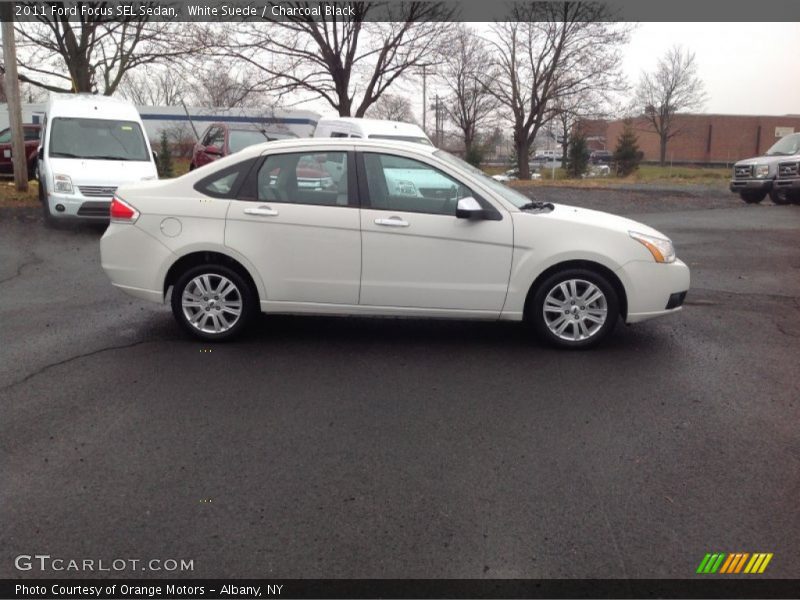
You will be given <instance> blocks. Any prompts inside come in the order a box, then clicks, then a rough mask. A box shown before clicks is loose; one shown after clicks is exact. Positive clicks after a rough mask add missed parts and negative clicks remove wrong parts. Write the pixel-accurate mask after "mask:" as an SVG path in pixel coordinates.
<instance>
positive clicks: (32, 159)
mask: <svg viewBox="0 0 800 600" xmlns="http://www.w3.org/2000/svg"><path fill="white" fill-rule="evenodd" d="M22 130H23V137H24V140H25V156H26V157H27V162H28V179H36V166H37V165H36V163H37V157H36V152H37V151H38V150H39V140H40V138H41V135H42V126H41V125H39V124H36V123H25V124H23V126H22ZM13 174H14V164H13V163H12V161H11V129H8V128H7V129H3V130H2V131H0V175H13Z"/></svg>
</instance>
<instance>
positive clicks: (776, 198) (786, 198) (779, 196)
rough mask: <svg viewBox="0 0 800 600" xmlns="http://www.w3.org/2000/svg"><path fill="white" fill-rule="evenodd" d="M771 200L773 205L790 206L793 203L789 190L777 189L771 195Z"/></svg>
mask: <svg viewBox="0 0 800 600" xmlns="http://www.w3.org/2000/svg"><path fill="white" fill-rule="evenodd" d="M769 197H770V200H772V202H773V204H779V205H783V204H790V203H791V202H792V198H791V196H790V195H789V192H788V191H787V190H782V189H777V190H772V191H771V192H770V193H769Z"/></svg>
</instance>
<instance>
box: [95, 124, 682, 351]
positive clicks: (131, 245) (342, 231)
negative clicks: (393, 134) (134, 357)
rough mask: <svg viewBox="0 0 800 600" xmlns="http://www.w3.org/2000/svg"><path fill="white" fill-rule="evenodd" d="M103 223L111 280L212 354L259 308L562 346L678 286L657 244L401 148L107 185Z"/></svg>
mask: <svg viewBox="0 0 800 600" xmlns="http://www.w3.org/2000/svg"><path fill="white" fill-rule="evenodd" d="M312 159H313V160H315V161H317V164H320V165H331V164H336V165H338V166H339V172H338V173H337V174H335V175H334V174H331V176H332V178H333V180H334V181H335V182H337V183H336V185H333V186H330V187H327V188H317V189H309V188H305V187H304V186H302V185H300V184H299V182H298V180H299V179H300V178H301V176H302V165H304V164H306V163H307V162H308V160H312ZM298 165H301V167H298ZM398 173H402V178H401V179H402V185H398V183H397V177H398ZM445 184H446V185H445ZM412 188H413V193H411V191H410V190H412ZM110 216H111V223H110V225H109V227H108V230H107V231H106V233H105V235H104V236H103V238H102V241H101V253H102V264H103V268H104V269H105V271H106V273H107V274H108V276H109V277H110V279H111V281H112V283H113V284H114V285H115V286H116V287H118V288H119V289H121V290H123V291H124V292H127V293H128V294H131V295H133V296H136V297H138V298H144V299H146V300H152V301H154V302H169V303H170V304H171V307H172V311H173V313H174V315H175V318H176V319H177V320H178V322H179V323H180V324H181V325H182V326H183V327H184V328H185V329H186V330H187V331H189V332H191V333H192V334H194V335H196V336H197V337H200V338H202V339H205V340H212V341H216V340H225V339H229V338H232V337H234V336H235V335H237V334H238V333H240V332H241V331H242V329H243V328H245V326H246V324H247V322H248V321H249V320H250V318H251V317H253V316H254V315H255V314H256V313H258V312H259V311H261V312H265V313H295V314H296V313H312V314H347V315H394V316H407V317H438V318H441V317H446V318H459V319H502V320H510V321H522V320H526V321H527V322H529V323H530V324H531V325H532V326H533V327H534V328H535V329H536V331H538V332H539V334H540V335H541V336H542V337H543V338H545V339H546V340H549V341H550V342H552V343H554V344H555V345H558V346H562V347H568V348H578V347H586V346H591V345H594V344H596V343H597V342H599V341H600V340H602V339H603V338H605V337H606V336H607V335H608V334H609V333H610V332H611V331H612V330H613V329H614V325H615V324H616V322H617V319H618V318H621V319H623V320H624V321H625V322H627V323H635V322H637V321H643V320H645V319H650V318H652V317H658V316H662V315H667V314H671V313H674V312H676V311H679V310H680V309H681V304H682V303H683V299H684V297H685V295H686V292H687V290H688V289H689V269H688V268H687V266H686V265H685V264H684V263H682V262H681V261H680V260H678V259H677V258H676V257H675V251H674V249H673V246H672V242H671V241H670V240H669V239H668V238H667V237H666V236H665V235H663V234H662V233H659V232H658V231H656V230H654V229H651V228H650V227H648V226H646V225H643V224H641V223H637V222H635V221H631V220H629V219H624V218H621V217H617V216H613V215H610V214H607V213H602V212H597V211H592V210H585V209H580V208H574V207H571V206H564V205H553V204H549V203H540V202H532V201H531V200H530V199H529V198H527V197H526V196H523V195H522V194H520V193H518V192H516V191H515V190H513V189H511V188H509V187H507V186H505V185H503V184H501V183H498V182H496V181H494V180H493V179H492V178H491V177H487V176H486V175H484V174H483V173H482V172H481V171H480V170H478V169H475V168H474V167H472V166H470V165H468V164H467V163H465V162H463V161H461V160H460V159H458V158H455V157H454V156H451V155H450V154H447V153H446V152H443V151H441V150H437V149H436V148H433V147H431V146H425V145H421V144H411V143H406V142H395V141H387V140H380V141H370V140H361V139H327V138H326V139H323V138H314V139H306V140H294V139H293V140H285V141H275V142H269V143H266V144H261V145H258V146H251V147H249V148H246V149H244V150H242V151H240V152H237V153H236V154H233V155H231V156H228V157H226V158H223V159H221V160H219V161H216V162H214V163H213V164H211V165H208V166H206V167H204V168H203V169H198V170H195V171H192V172H190V173H188V174H186V175H184V176H182V177H178V178H176V179H169V180H161V181H153V182H143V183H139V184H136V185H130V186H124V187H121V188H119V189H118V190H117V193H116V195H115V196H114V199H113V201H112V203H111V208H110Z"/></svg>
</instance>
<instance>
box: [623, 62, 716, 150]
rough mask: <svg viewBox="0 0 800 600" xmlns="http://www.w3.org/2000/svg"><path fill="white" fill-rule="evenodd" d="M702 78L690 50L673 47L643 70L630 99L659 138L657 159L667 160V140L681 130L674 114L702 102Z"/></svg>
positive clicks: (703, 92)
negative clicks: (651, 65)
mask: <svg viewBox="0 0 800 600" xmlns="http://www.w3.org/2000/svg"><path fill="white" fill-rule="evenodd" d="M705 101H706V93H705V89H704V86H703V80H702V79H700V77H698V75H697V64H696V63H695V55H694V52H690V51H689V50H684V49H683V48H682V47H680V46H673V47H672V48H670V49H669V50H667V52H666V54H664V56H663V57H661V58H660V59H659V60H658V64H657V66H656V69H655V71H653V72H651V73H647V72H643V73H642V75H641V78H640V79H639V85H638V87H637V88H636V95H635V99H634V102H635V104H636V107H637V109H638V110H642V109H644V118H645V120H646V121H647V122H648V124H649V126H650V127H652V129H653V131H655V132H656V134H657V135H658V138H659V152H660V153H659V160H660V163H661V165H662V166H663V165H664V164H665V162H666V160H667V143H668V142H669V140H671V139H672V138H674V137H675V136H677V135H680V133H681V131H680V129H679V128H678V127H677V126H676V121H675V115H676V114H677V113H679V112H681V111H690V110H696V109H698V108H700V107H702V106H703V104H705Z"/></svg>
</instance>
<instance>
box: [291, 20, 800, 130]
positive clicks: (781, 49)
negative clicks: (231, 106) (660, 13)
mask: <svg viewBox="0 0 800 600" xmlns="http://www.w3.org/2000/svg"><path fill="white" fill-rule="evenodd" d="M471 25H472V26H473V27H474V28H475V29H476V30H478V31H480V32H481V33H483V34H484V35H490V34H489V30H490V28H489V24H488V23H486V24H483V23H473V24H471ZM673 44H681V45H683V46H684V47H686V48H689V49H691V50H692V51H694V52H695V54H696V56H697V64H698V67H699V75H700V77H701V78H702V79H703V80H704V81H705V84H706V92H707V93H708V102H707V103H706V105H705V109H704V112H707V113H724V114H744V115H786V114H800V23H639V24H637V25H636V26H635V29H634V31H633V34H632V36H631V41H630V43H629V44H628V45H627V46H626V48H625V49H624V64H623V70H624V72H625V74H626V75H627V77H628V80H629V82H630V83H631V84H632V85H635V83H636V81H638V79H639V74H640V73H641V72H642V70H643V69H646V70H651V69H653V68H654V67H655V65H656V62H657V60H658V57H659V56H661V55H662V54H663V53H664V52H665V51H666V50H667V49H668V48H669V47H670V46H672V45H673ZM421 79H422V78H421V77H419V78H418V79H417V80H409V81H405V82H402V83H399V84H398V86H397V88H394V89H391V90H390V92H391V93H401V94H408V95H409V96H411V97H412V98H414V110H415V113H416V114H417V116H418V118H419V120H420V121H421V120H422V119H421V114H422V97H421V91H420V89H421ZM438 91H440V92H441V93H445V90H444V88H443V87H439V88H438ZM436 92H437V87H436V85H435V83H433V82H431V81H430V80H429V88H428V102H429V106H430V104H431V103H432V102H433V97H434V95H435V94H436ZM303 107H304V108H305V107H307V108H310V109H312V110H317V111H320V112H322V113H326V114H330V113H331V109H330V107H329V105H327V104H326V103H317V102H314V103H308V104H304V106H303ZM429 118H430V114H429Z"/></svg>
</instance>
